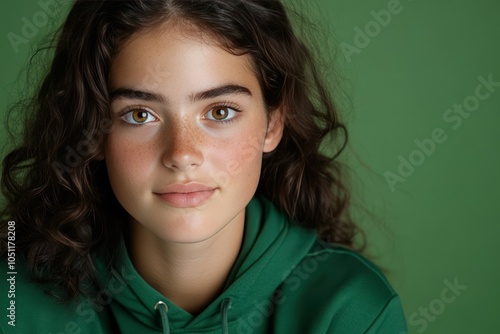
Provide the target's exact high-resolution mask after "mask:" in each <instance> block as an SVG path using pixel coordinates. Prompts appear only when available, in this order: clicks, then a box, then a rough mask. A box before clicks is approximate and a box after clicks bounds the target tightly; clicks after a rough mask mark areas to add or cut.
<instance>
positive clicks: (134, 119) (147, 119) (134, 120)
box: [122, 108, 158, 125]
mask: <svg viewBox="0 0 500 334" xmlns="http://www.w3.org/2000/svg"><path fill="white" fill-rule="evenodd" d="M122 119H123V120H124V121H125V122H127V123H130V124H133V125H141V124H147V123H151V122H155V121H157V120H158V118H156V117H155V116H154V115H153V113H152V112H150V111H148V110H146V109H141V108H138V109H130V111H128V112H127V113H125V114H124V115H123V116H122Z"/></svg>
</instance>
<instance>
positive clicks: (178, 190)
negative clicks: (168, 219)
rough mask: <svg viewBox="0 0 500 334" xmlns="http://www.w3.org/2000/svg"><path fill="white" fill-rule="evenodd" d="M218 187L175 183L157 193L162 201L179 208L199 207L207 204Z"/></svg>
mask: <svg viewBox="0 0 500 334" xmlns="http://www.w3.org/2000/svg"><path fill="white" fill-rule="evenodd" d="M217 189H218V188H217V187H211V186H207V185H204V184H201V183H195V182H191V183H175V184H171V185H168V186H166V187H164V188H162V189H161V191H158V192H155V193H154V194H155V195H156V196H158V197H159V198H160V199H161V200H162V201H164V202H166V203H167V204H168V205H170V206H173V207H177V208H190V207H197V206H200V205H202V204H203V203H205V202H206V201H207V200H208V199H210V197H212V196H213V194H214V193H215V192H216V190H217Z"/></svg>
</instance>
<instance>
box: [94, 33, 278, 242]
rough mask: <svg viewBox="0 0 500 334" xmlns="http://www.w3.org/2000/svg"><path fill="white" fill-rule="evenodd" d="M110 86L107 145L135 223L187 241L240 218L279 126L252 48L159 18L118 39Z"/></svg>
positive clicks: (118, 192) (113, 179) (118, 191)
mask: <svg viewBox="0 0 500 334" xmlns="http://www.w3.org/2000/svg"><path fill="white" fill-rule="evenodd" d="M109 89H110V95H111V101H112V102H111V109H112V113H113V115H114V116H113V117H114V119H113V128H112V131H111V132H110V134H109V137H108V139H107V141H106V143H105V145H104V150H103V154H104V159H105V161H106V165H107V169H108V175H109V179H110V183H111V186H112V188H113V191H114V193H115V196H116V197H117V199H118V201H119V202H120V204H121V205H122V206H123V208H124V209H125V210H126V211H127V212H128V213H129V215H130V217H131V224H137V225H139V226H140V228H143V229H146V230H148V231H150V232H152V233H153V234H154V235H155V236H157V237H159V238H161V239H163V240H165V241H169V242H179V243H191V242H198V241H203V240H206V239H208V238H211V237H213V236H215V235H217V233H218V232H220V231H221V230H223V228H224V227H225V226H227V225H228V224H232V223H241V222H243V220H244V212H245V206H246V205H247V204H248V202H249V201H250V199H251V198H252V196H253V195H254V193H255V191H256V188H257V184H258V181H259V177H260V171H261V164H262V154H263V153H264V152H269V151H272V150H273V149H274V148H276V146H277V145H278V143H279V140H280V139H281V135H282V122H281V117H280V116H279V115H280V114H281V113H280V111H279V110H278V111H275V112H272V113H271V114H270V115H271V117H270V118H268V116H267V112H266V106H265V104H264V101H263V97H262V92H261V90H260V86H259V83H258V79H257V77H256V75H255V74H254V71H253V70H252V66H251V59H250V58H249V56H247V55H244V56H235V55H232V54H230V53H228V52H227V51H225V50H223V49H222V48H220V47H218V46H217V45H216V43H213V41H212V42H210V39H208V37H207V36H204V38H203V39H202V38H201V37H200V35H198V36H197V37H196V36H195V35H193V34H187V33H186V32H185V29H183V28H182V25H172V26H169V27H161V28H158V29H155V30H152V31H147V32H141V33H139V34H136V35H134V36H133V37H132V38H131V39H129V40H128V41H127V42H126V43H125V44H124V45H123V46H122V48H121V49H120V52H119V53H118V55H117V56H116V58H115V59H114V61H113V63H112V67H111V72H110V80H109Z"/></svg>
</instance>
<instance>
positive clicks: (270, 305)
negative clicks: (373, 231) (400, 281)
mask: <svg viewBox="0 0 500 334" xmlns="http://www.w3.org/2000/svg"><path fill="white" fill-rule="evenodd" d="M119 254H120V259H119V261H117V263H116V265H115V266H114V267H113V268H110V267H109V265H108V264H107V263H106V262H105V261H104V260H103V259H102V258H100V257H95V261H94V263H95V265H96V268H97V270H98V273H99V281H100V283H101V286H100V287H98V288H97V289H96V292H95V294H93V296H92V297H91V298H90V299H89V298H87V299H82V298H80V299H79V300H75V301H73V302H71V303H69V304H60V303H57V302H55V301H54V300H53V299H51V298H50V297H48V296H46V295H45V294H44V289H46V288H48V287H49V286H42V285H38V284H35V283H33V282H32V281H31V280H29V275H28V273H27V272H21V271H19V272H18V275H17V277H16V298H15V301H16V322H15V324H16V326H15V327H13V326H10V325H8V324H7V320H8V319H7V320H5V319H4V320H3V321H2V322H1V323H0V328H1V329H2V330H3V331H4V332H5V333H53V334H56V333H69V334H73V333H74V334H77V333H95V334H99V333H130V334H135V333H141V334H148V333H172V334H175V333H207V334H209V333H214V334H215V333H217V334H220V333H223V334H228V333H231V334H232V333H241V334H246V333H276V334H294V333H297V334H299V333H300V334H304V333H314V334H316V333H318V334H321V333H335V334H344V333H345V334H347V333H349V334H356V333H393V334H394V333H395V334H402V333H407V330H406V321H405V317H404V313H403V310H402V307H401V303H400V300H399V297H398V295H397V294H396V293H395V291H394V290H393V288H392V287H391V286H390V284H389V283H388V281H387V279H386V278H385V277H384V275H383V274H382V273H381V272H380V270H379V269H377V267H376V266H375V265H374V264H373V263H371V262H370V261H368V260H367V259H366V258H364V257H363V256H361V255H359V254H357V253H356V252H353V251H351V250H348V249H346V248H344V247H341V246H338V245H332V244H327V243H324V242H321V241H318V240H317V238H316V235H315V232H314V231H311V230H308V229H304V228H302V227H299V226H297V225H296V224H293V223H291V222H290V221H289V220H288V219H287V218H286V217H285V216H284V215H283V214H282V213H281V212H280V211H278V210H277V209H276V208H275V207H274V205H273V204H272V203H271V202H270V201H269V200H267V199H266V198H264V197H261V196H258V195H256V196H255V197H254V198H253V199H252V200H251V202H250V203H249V205H248V206H247V208H246V212H245V234H244V238H243V244H242V247H241V250H240V253H239V255H238V258H237V260H236V262H235V264H234V266H233V268H232V270H231V273H230V275H229V277H228V279H227V281H226V284H225V289H224V292H223V293H222V294H221V295H220V296H219V297H218V298H217V299H215V300H214V301H213V302H212V303H211V304H210V305H209V306H208V307H207V308H206V309H205V310H204V311H202V312H201V313H200V314H198V315H196V316H193V315H192V314H190V313H188V312H186V311H185V310H183V309H181V308H180V307H178V306H177V305H175V304H173V303H172V302H171V301H169V300H168V299H167V298H165V297H164V296H163V295H161V294H160V293H159V292H158V291H156V290H155V289H154V288H152V287H151V286H150V285H149V284H147V283H146V282H145V281H144V280H143V279H142V277H141V276H139V274H138V273H137V272H136V270H135V268H134V266H133V265H132V263H131V261H130V258H129V256H128V254H127V249H126V247H125V244H124V243H122V244H121V248H120V253H119ZM7 289H8V288H7V284H6V281H5V280H2V283H1V290H0V293H1V295H2V296H5V295H6V294H7ZM2 299H3V298H2ZM7 306H8V305H4V307H7ZM4 310H5V308H4Z"/></svg>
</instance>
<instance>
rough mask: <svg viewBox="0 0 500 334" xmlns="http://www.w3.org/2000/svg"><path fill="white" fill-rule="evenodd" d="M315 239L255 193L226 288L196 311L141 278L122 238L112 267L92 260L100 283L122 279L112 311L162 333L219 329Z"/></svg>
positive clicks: (262, 295)
mask: <svg viewBox="0 0 500 334" xmlns="http://www.w3.org/2000/svg"><path fill="white" fill-rule="evenodd" d="M315 240H316V235H315V232H314V231H312V230H306V229H304V228H301V227H299V226H297V225H295V224H291V223H290V222H289V220H288V219H287V218H286V216H285V215H284V214H282V213H281V212H280V211H278V210H277V209H276V207H274V205H273V204H272V203H271V202H270V201H269V200H268V199H266V198H265V197H263V196H258V195H256V196H254V198H252V200H251V201H250V203H249V204H248V206H247V208H246V211H245V234H244V237H243V242H242V246H241V249H240V253H239V255H238V257H237V259H236V261H235V264H234V266H233V268H232V270H231V272H230V274H229V276H228V279H227V281H226V284H225V289H224V292H223V293H222V294H221V295H220V296H219V297H218V298H216V299H215V300H214V301H213V302H212V303H211V304H210V305H209V306H207V307H206V308H205V310H203V311H202V312H201V313H200V314H198V315H197V316H193V315H192V314H190V313H189V312H187V311H185V310H183V309H182V308H180V307H178V306H177V305H175V304H173V303H172V302H171V301H170V300H168V299H167V298H166V297H165V296H163V295H162V294H161V293H159V292H158V291H156V290H155V289H154V288H153V287H151V286H150V285H149V284H148V283H146V282H145V281H144V279H143V278H142V277H141V276H140V275H139V274H138V273H137V271H136V270H135V268H134V266H133V265H132V262H131V260H130V258H129V256H128V253H127V250H126V247H125V243H124V242H123V241H122V242H121V244H120V255H119V257H120V258H119V261H117V264H116V265H115V267H114V268H113V269H112V270H109V269H108V266H107V265H106V263H105V261H104V260H103V259H102V258H96V259H95V265H96V268H97V271H98V276H99V280H100V282H101V284H103V285H104V286H108V285H109V284H110V282H111V281H113V280H119V281H120V282H124V286H123V289H121V290H120V291H118V292H116V293H112V298H113V303H111V310H112V312H113V313H115V315H117V314H123V315H126V316H127V317H133V318H135V319H136V322H140V323H142V324H143V326H146V327H149V328H152V329H156V330H163V332H164V333H169V330H170V327H171V328H176V329H181V328H182V329H186V330H188V329H190V330H194V329H198V331H199V330H201V329H206V330H207V331H210V330H215V329H219V330H220V328H221V326H222V329H223V332H224V328H225V329H226V331H227V328H228V326H229V323H231V322H232V321H234V320H237V319H238V318H239V317H241V316H243V315H244V314H246V313H248V312H250V311H251V310H252V308H253V307H254V304H256V303H258V302H260V301H262V300H268V299H270V298H271V296H272V294H273V292H274V291H275V290H276V289H277V287H278V286H279V285H280V284H281V283H282V282H283V280H284V279H285V278H286V273H289V272H290V269H291V268H293V267H294V266H295V265H296V264H297V263H298V262H300V261H301V260H302V258H303V257H304V256H305V255H306V254H307V253H308V251H309V249H310V248H311V247H312V245H313V244H314V242H315ZM111 292H113V291H111ZM118 322H119V321H118ZM165 326H167V327H168V328H165Z"/></svg>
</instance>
